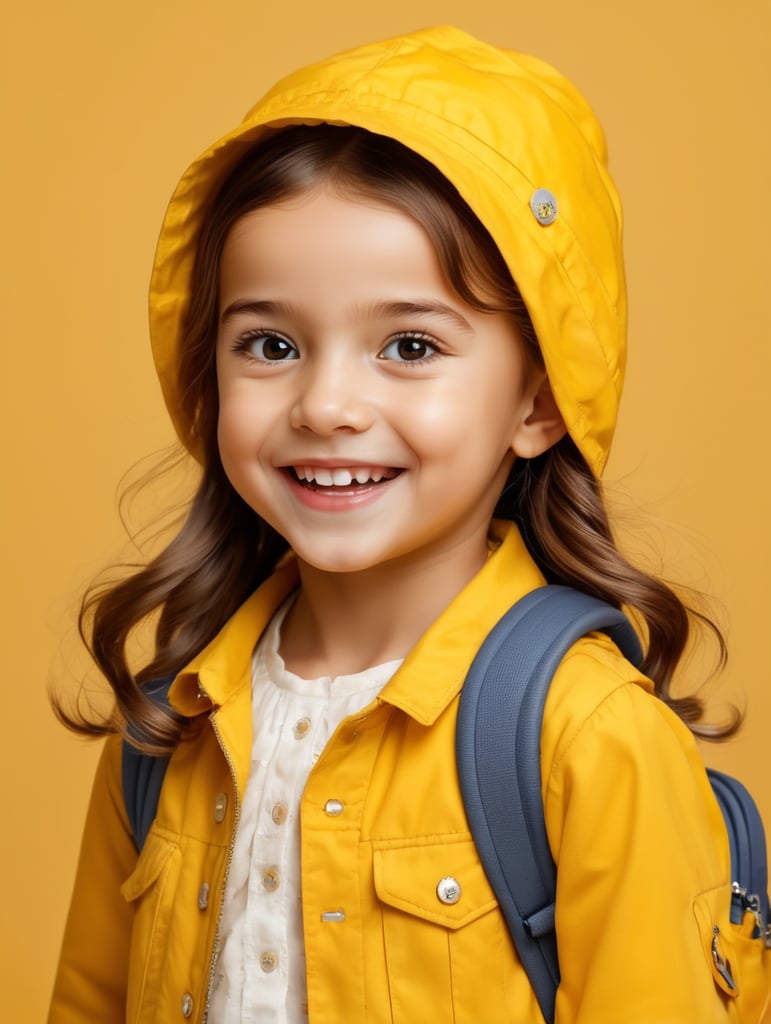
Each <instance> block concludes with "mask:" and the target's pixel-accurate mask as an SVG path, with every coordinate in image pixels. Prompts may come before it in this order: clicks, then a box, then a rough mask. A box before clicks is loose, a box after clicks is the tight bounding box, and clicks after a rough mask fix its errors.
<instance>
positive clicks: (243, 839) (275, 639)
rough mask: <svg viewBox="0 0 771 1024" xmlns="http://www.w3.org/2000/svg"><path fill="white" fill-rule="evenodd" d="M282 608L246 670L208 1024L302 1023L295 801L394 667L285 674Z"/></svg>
mask: <svg viewBox="0 0 771 1024" xmlns="http://www.w3.org/2000/svg"><path fill="white" fill-rule="evenodd" d="M292 600H294V599H292ZM291 603H292V601H289V602H287V603H286V604H285V605H284V606H283V607H282V608H281V609H279V611H278V612H277V613H276V615H275V616H274V617H273V620H272V621H271V623H270V625H269V627H268V629H267V630H266V631H265V633H264V634H263V636H262V639H261V641H260V643H259V644H258V645H257V648H256V650H255V653H254V658H253V661H252V716H253V719H254V741H253V743H252V763H251V768H250V771H249V779H248V781H247V784H246V792H245V794H244V800H243V805H242V807H241V817H240V821H239V825H238V832H237V834H236V840H235V846H234V848H233V859H232V861H231V864H230V871H229V874H228V879H227V885H226V888H225V896H224V904H223V912H222V918H221V921H220V930H219V940H220V953H219V958H218V961H217V967H216V971H215V977H214V983H213V986H212V993H211V1002H210V1006H209V1016H208V1019H209V1020H210V1021H211V1022H212V1024H242V1022H245V1021H260V1022H261V1024H302V1022H303V1021H306V1020H307V1013H308V1008H307V1002H306V984H305V953H304V949H303V930H302V903H301V883H300V798H301V796H302V792H303V789H304V788H305V783H306V781H307V779H308V775H309V774H310V770H311V768H312V767H313V765H314V763H315V762H316V760H317V759H318V757H319V755H320V754H321V752H322V750H323V749H324V747H325V746H326V744H327V742H328V740H329V739H330V737H331V736H332V733H333V732H334V731H335V729H336V728H337V726H338V725H339V724H340V722H341V721H342V720H343V719H344V718H346V717H347V716H348V715H352V714H355V713H356V712H357V711H360V710H361V709H362V708H364V707H366V706H367V704H369V703H370V701H372V700H373V699H374V698H375V697H376V696H377V694H378V693H379V692H380V691H381V690H382V688H383V687H384V686H385V684H386V683H387V682H388V680H389V679H390V678H391V676H392V675H393V674H394V672H395V671H396V670H397V668H398V667H399V665H400V664H401V661H400V660H398V661H389V662H386V663H385V664H383V665H377V666H375V667H374V668H370V669H367V670H366V671H364V672H359V673H356V674H355V675H350V676H337V677H336V678H334V679H332V678H330V677H329V676H323V677H322V678H320V679H301V678H300V677H299V676H296V675H294V674H293V673H292V672H288V671H287V670H286V667H285V665H284V662H283V660H282V658H281V656H280V655H279V653H278V647H279V641H280V634H281V623H282V622H283V620H284V616H285V615H286V613H287V611H288V610H289V608H290V607H291Z"/></svg>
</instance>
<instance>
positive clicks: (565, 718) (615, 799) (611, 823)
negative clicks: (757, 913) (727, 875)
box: [541, 636, 727, 885]
mask: <svg viewBox="0 0 771 1024" xmlns="http://www.w3.org/2000/svg"><path fill="white" fill-rule="evenodd" d="M541 743H542V745H541V772H542V788H543V796H544V806H545V809H546V817H547V829H548V831H549V838H550V841H551V842H552V849H553V851H554V852H555V859H557V858H558V856H559V851H560V849H561V847H562V844H563V841H564V840H565V837H566V835H567V834H568V832H569V831H570V830H571V829H573V828H576V827H577V828H586V829H588V830H590V831H592V830H593V831H594V834H595V835H598V836H601V837H602V841H603V842H606V841H607V842H610V839H611V833H612V834H613V835H615V836H616V837H617V840H618V842H619V843H621V844H622V845H623V843H624V842H625V841H626V837H628V835H629V834H630V833H632V832H637V831H639V830H640V828H641V827H642V828H643V829H644V830H645V832H646V833H648V835H649V836H650V841H651V842H652V843H653V844H654V845H655V837H656V836H658V837H659V838H661V837H662V836H664V835H672V834H674V833H683V834H686V835H687V834H689V833H690V834H691V835H692V836H693V838H694V847H695V848H698V846H699V837H701V840H702V841H703V843H704V844H705V846H709V845H713V846H714V839H715V836H716V835H718V834H720V829H721V822H720V817H719V815H720V811H719V810H718V808H717V805H716V804H715V801H714V798H713V796H712V792H711V789H710V785H709V780H708V778H707V775H706V773H705V771H704V765H703V762H702V759H701V756H700V754H699V751H698V749H697V747H696V742H695V740H694V737H693V735H692V734H691V732H690V730H689V729H688V728H687V727H686V726H685V725H684V724H683V722H681V720H680V719H679V718H678V717H677V715H675V714H674V712H672V711H671V710H670V709H669V708H668V707H667V706H666V704H664V702H663V701H661V700H660V699H659V698H658V697H656V696H655V695H654V693H653V687H652V684H651V682H650V680H648V679H646V678H645V677H644V676H642V675H641V674H640V673H639V672H638V671H637V669H635V668H634V666H633V665H631V664H629V662H627V661H626V660H625V659H624V658H623V657H622V656H621V655H620V654H619V652H618V651H617V650H616V648H615V647H614V645H613V644H612V643H611V642H610V641H609V640H607V639H606V638H605V637H594V636H592V637H589V638H587V639H585V640H582V641H581V642H579V643H578V644H576V645H575V647H573V648H572V649H571V651H570V652H568V655H567V656H566V658H565V659H564V660H563V662H562V664H561V666H560V668H559V669H558V671H557V673H556V674H555V676H554V680H553V682H552V686H551V689H550V691H549V696H548V698H547V702H546V708H545V711H544V724H543V731H542V737H541ZM710 837H711V840H712V842H710ZM650 852H651V854H653V849H651V851H650ZM717 869H718V865H717V863H716V862H715V863H713V865H712V869H711V873H712V877H713V878H714V871H715V870H717ZM726 869H727V868H726ZM707 881H708V880H706V879H705V885H706V883H707ZM718 881H720V879H719V878H718ZM712 884H716V883H715V882H713V883H712Z"/></svg>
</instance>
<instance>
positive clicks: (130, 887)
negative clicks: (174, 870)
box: [120, 831, 177, 902]
mask: <svg viewBox="0 0 771 1024" xmlns="http://www.w3.org/2000/svg"><path fill="white" fill-rule="evenodd" d="M176 849H177V844H176V843H174V842H171V840H169V839H165V838H164V837H163V836H160V835H158V834H157V833H156V832H152V831H151V832H150V833H149V834H148V836H147V840H146V841H145V845H144V846H143V847H142V852H141V853H140V855H139V860H138V861H137V865H136V867H135V868H134V870H133V871H132V872H131V874H130V875H129V877H128V878H127V879H126V881H125V882H124V883H123V885H122V886H121V887H120V891H121V895H122V896H123V898H124V899H125V900H126V901H127V902H131V901H132V900H135V899H138V898H139V897H140V896H141V895H142V894H143V893H144V892H146V891H147V890H148V889H149V888H150V886H151V885H153V883H154V882H156V881H157V880H158V879H159V878H160V876H161V872H162V871H163V869H164V868H165V867H166V865H167V864H168V862H169V858H170V857H171V855H172V854H173V853H174V851H175V850H176Z"/></svg>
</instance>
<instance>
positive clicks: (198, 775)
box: [49, 527, 760, 1024]
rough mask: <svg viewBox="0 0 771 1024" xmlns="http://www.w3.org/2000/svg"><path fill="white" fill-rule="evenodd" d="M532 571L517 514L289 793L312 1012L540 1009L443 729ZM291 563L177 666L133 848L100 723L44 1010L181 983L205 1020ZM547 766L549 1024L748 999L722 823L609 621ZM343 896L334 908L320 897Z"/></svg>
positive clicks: (100, 1014)
mask: <svg viewBox="0 0 771 1024" xmlns="http://www.w3.org/2000/svg"><path fill="white" fill-rule="evenodd" d="M542 583H543V579H542V577H541V575H540V573H539V572H538V570H537V569H536V567H535V566H534V564H533V563H532V561H531V560H530V558H529V556H528V554H527V552H526V550H525V548H524V545H523V543H522V541H521V539H520V537H519V534H518V532H517V531H516V529H515V528H513V527H510V528H509V529H508V531H507V532H506V535H505V540H504V542H503V543H502V544H501V546H500V547H499V548H498V550H497V551H496V552H495V553H494V554H493V555H492V556H491V558H490V559H489V561H488V562H487V563H486V565H485V566H484V567H483V569H482V570H481V571H480V572H479V574H478V575H477V576H476V577H475V578H474V579H473V580H472V581H471V582H470V583H469V584H468V586H467V587H466V588H465V589H464V590H463V591H462V592H461V593H460V594H459V595H458V597H457V598H456V599H455V600H454V601H453V602H452V604H451V605H450V606H449V608H448V609H447V610H446V611H445V612H444V613H443V615H441V616H440V618H439V619H438V620H437V621H436V622H435V623H434V625H433V626H432V627H431V628H430V629H429V630H428V631H427V633H426V634H425V635H424V637H423V638H422V640H421V641H420V642H419V643H418V645H417V646H416V648H415V649H414V650H413V651H412V652H411V653H410V655H409V656H408V657H407V659H406V660H405V661H404V663H403V664H402V666H401V668H400V669H399V670H398V671H397V672H396V673H395V674H394V676H393V677H392V678H391V680H390V681H389V682H388V683H387V684H386V686H385V687H384V689H383V691H382V693H381V694H380V696H379V697H378V698H377V699H376V700H375V701H373V702H371V703H370V704H369V705H368V706H367V707H366V708H365V709H363V710H362V711H361V712H360V713H359V714H356V715H354V716H351V717H349V718H347V719H345V720H344V721H343V722H342V723H341V725H340V727H339V728H338V730H337V731H336V732H335V734H334V736H333V738H332V739H331V741H330V742H329V744H328V745H327V747H326V749H325V751H324V754H323V756H322V757H321V758H319V760H318V761H317V762H316V764H315V765H314V767H313V769H312V771H311V773H310V776H309V778H308V782H307V785H306V787H305V790H304V793H303V798H302V803H301V820H302V852H301V859H302V895H303V927H304V938H305V947H306V958H307V984H308V1012H309V1020H310V1022H311V1024H339V1022H340V1021H343V1020H345V1021H356V1022H357V1024H359V1022H361V1024H364V1022H367V1024H373V1022H375V1024H386V1022H388V1024H391V1022H394V1021H397V1022H404V1024H406V1022H414V1021H416V1020H454V1021H456V1022H458V1024H471V1022H473V1024H478V1022H479V1021H480V1020H482V1021H485V1022H486V1024H514V1022H517V1024H521V1022H522V1021H532V1022H534V1024H535V1022H537V1021H538V1020H539V1010H538V1007H537V1004H536V1002H535V998H534V996H533V993H532V990H531V988H530V985H529V983H528V980H527V977H526V976H525V973H524V971H523V970H522V969H521V967H520V965H519V964H518V963H517V960H516V956H515V953H514V951H513V948H512V945H511V942H510V940H509V937H508V933H507V930H506V924H505V922H504V920H503V918H502V915H501V914H500V912H499V910H498V907H497V903H496V900H495V898H494V896H493V893H492V890H491V888H490V886H489V883H488V882H487V879H486V878H485V876H484V872H483V870H482V866H481V864H480V862H479V859H478V857H477V854H476V850H475V847H474V843H473V840H472V837H471V834H470V832H469V829H468V824H467V821H466V817H465V813H464V810H463V804H462V800H461V797H460V792H459V788H458V782H457V777H456V773H455V765H454V757H453V748H454V742H455V723H456V715H457V701H458V696H459V691H460V688H461V686H462V683H463V679H464V678H465V675H466V672H467V670H468V667H469V665H470V663H471V660H472V658H473V655H474V653H475V652H476V650H477V649H478V648H479V646H480V644H481V642H482V640H483V638H484V637H485V635H486V634H487V633H488V632H489V630H490V629H491V628H492V626H493V625H494V623H495V622H496V621H497V619H498V618H499V617H500V616H501V615H502V613H503V612H504V610H505V609H506V608H507V607H508V606H509V605H510V604H511V603H512V602H513V601H514V600H516V599H517V598H518V597H521V596H522V595H523V594H524V593H526V592H529V591H530V590H532V589H533V588H535V587H536V586H539V585H541V584H542ZM295 584H296V572H295V569H294V566H293V565H292V564H291V563H288V564H287V565H286V566H284V567H283V568H282V569H281V570H280V571H279V572H278V573H277V574H276V575H275V576H274V577H272V578H271V579H270V580H269V581H268V582H267V583H266V584H264V585H263V586H262V587H261V588H260V589H259V590H258V591H257V592H256V593H255V594H254V595H253V597H252V598H250V599H249V601H247V602H246V604H245V605H244V606H243V607H242V608H241V609H240V610H239V612H237V613H236V615H235V616H234V617H233V619H231V620H230V622H229V623H228V624H227V625H226V626H225V627H224V629H223V630H222V632H221V633H220V635H219V636H218V637H217V638H216V639H215V640H214V641H213V642H212V643H211V644H210V645H209V646H208V647H207V648H206V650H204V651H203V652H202V653H201V654H200V655H199V656H198V657H197V658H195V659H194V660H193V661H192V662H191V664H190V665H189V666H188V668H187V669H186V670H185V671H184V672H183V673H181V674H180V676H179V677H178V678H177V681H176V682H175V684H174V686H173V688H172V691H171V700H172V702H173V703H174V705H175V706H176V707H177V708H178V709H179V710H180V711H182V712H183V713H184V714H186V715H190V716H191V718H192V721H191V725H190V730H189V735H188V736H187V737H186V739H185V740H184V741H183V742H182V743H181V744H180V746H179V747H178V749H177V750H176V752H175V753H174V755H173V757H172V758H171V762H170V765H169V770H168V774H167V777H166V783H165V785H164V789H163V792H162V795H161V802H160V806H159V811H158V818H157V820H156V822H155V824H154V825H153V827H152V829H151V831H150V834H149V836H148V840H147V843H146V845H145V847H144V849H143V851H142V854H141V856H139V858H137V854H136V849H135V848H134V847H133V841H132V838H131V834H130V829H129V826H128V822H127V820H126V814H125V809H124V807H123V803H122V798H121V786H120V742H119V741H118V740H112V739H111V740H108V741H107V744H106V746H105V752H104V755H103V758H102V761H101V764H100V768H99V771H98V774H97V778H96V782H95V786H94V794H93V797H92V803H91V808H90V811H89V816H88V822H87V826H86V831H85V836H84V840H83V850H82V855H81V865H80V868H79V872H78V876H77V881H76V887H75V894H74V899H73V907H72V911H71V914H70V918H69V922H68V926H67V932H66V937H65V942H64V949H63V954H62V960H61V964H60V968H59V974H58V979H57V983H56V990H55V994H54V1000H53V1004H52V1009H51V1015H50V1018H49V1021H50V1024H73V1022H85V1021H93V1020H122V1019H124V1018H125V1019H126V1020H127V1021H131V1022H135V1021H157V1020H176V1019H178V1015H179V1014H180V1007H181V1006H182V1004H183V1000H185V999H187V998H189V1000H190V1004H187V1003H186V1004H185V1005H190V1006H191V1007H192V1009H191V1016H190V1018H189V1019H192V1020H196V1021H200V1020H202V1019H204V1012H205V1006H206V1002H207V993H208V989H209V984H210V978H211V976H212V974H213V971H214V965H215V963H216V948H215V937H216V933H217V922H218V918H219V914H220V907H221V899H222V893H223V888H224V885H225V877H226V872H227V865H228V861H229V857H230V850H231V847H232V843H233V838H234V835H235V830H236V827H237V824H238V820H239V817H240V807H241V802H242V800H243V795H244V790H245V786H246V783H247V778H248V775H249V769H250V763H251V750H252V739H253V737H252V726H251V713H250V712H251V657H252V652H253V650H254V646H255V643H256V641H257V640H258V638H259V636H260V634H261V633H262V631H263V629H264V628H265V626H266V625H267V623H268V622H269V621H270V619H271V617H272V615H273V613H274V612H275V610H276V608H277V607H279V606H280V604H281V603H282V602H283V601H284V600H285V599H286V597H287V596H288V594H289V593H290V592H291V590H292V589H293V587H294V586H295ZM201 694H204V696H201ZM429 726H430V728H429ZM541 768H542V778H543V797H544V809H545V818H546V825H547V832H548V835H549V841H550V844H551V846H552V850H553V852H554V856H555V860H556V862H557V866H558V875H559V890H558V894H557V910H556V922H557V937H558V942H559V948H560V957H561V963H562V971H563V977H562V984H561V986H560V989H559V993H558V996H557V1011H556V1019H557V1021H558V1022H559V1024H584V1022H589V1021H590V1022H591V1024H617V1021H618V1019H619V1017H618V1014H619V1007H623V1017H624V1021H625V1022H627V1024H635V1022H639V1024H642V1022H650V1021H657V1022H658V1021H667V1022H672V1024H674V1022H682V1024H685V1022H688V1024H696V1022H699V1024H717V1022H726V1021H731V1022H738V1021H742V1022H744V1021H757V1020H759V1019H760V1008H759V1007H757V1006H754V1007H753V1006H751V1005H747V1004H745V1003H744V997H743V995H742V994H741V992H742V978H741V976H739V977H738V978H737V981H738V984H739V993H740V994H739V995H738V996H735V995H734V996H732V995H730V994H728V993H727V992H724V991H723V990H722V989H721V988H720V986H719V979H718V978H717V977H716V976H715V972H713V966H712V956H711V943H712V939H713V930H714V927H715V926H717V927H718V928H719V929H720V936H721V941H722V943H723V945H722V950H723V955H724V956H726V957H727V958H728V959H733V961H735V962H736V963H741V961H742V957H741V956H740V955H737V954H738V948H737V947H736V944H738V943H741V942H743V941H747V940H744V939H743V938H742V936H741V935H740V934H738V933H736V932H732V931H731V926H730V924H729V921H728V907H729V903H730V881H729V877H728V876H729V866H728V861H729V854H728V848H727V840H726V835H725V830H724V828H723V825H722V820H721V816H720V811H719V809H718V807H717V805H716V803H715V801H714V798H713V796H712V794H711V792H710V790H709V785H708V782H707V780H706V776H705V773H704V770H703V766H702V763H701V759H700V757H699V754H698V751H697V749H696V746H695V743H694V741H693V738H692V736H691V735H690V733H689V732H688V730H687V729H686V728H685V726H683V725H682V723H681V722H680V721H679V719H677V718H676V717H675V716H674V715H673V714H672V713H671V712H670V711H669V710H668V709H667V708H666V706H665V705H664V704H663V703H662V702H661V701H659V700H658V699H657V698H655V697H654V696H652V693H651V684H650V683H649V682H648V681H647V680H646V679H645V678H643V677H641V676H640V675H639V674H638V673H637V672H636V671H635V670H634V669H633V668H632V667H631V666H630V665H629V664H628V663H627V662H626V661H624V660H623V659H622V658H621V657H620V655H619V654H618V652H617V651H616V649H615V648H614V647H613V646H612V644H610V642H609V641H607V640H606V639H603V638H601V637H597V638H589V639H587V640H583V641H581V642H579V643H578V644H577V645H576V646H575V647H574V648H573V649H572V651H571V652H570V653H569V654H568V656H567V657H566V659H565V660H564V662H563V663H562V665H561V667H560V669H559V670H558V672H557V674H556V676H555V679H554V682H553V684H552V687H551V690H550V693H549V698H548V701H547V705H546V711H545V720H544V730H543V742H542V752H541ZM330 800H333V801H337V804H335V805H333V807H334V809H335V810H336V809H337V806H338V804H340V805H342V809H341V810H340V812H339V813H335V814H331V815H330V814H329V813H328V807H329V801H330ZM662 851H666V853H665V854H663V853H662ZM448 877H451V878H455V879H456V880H457V881H458V883H459V884H460V888H461V897H460V899H459V900H458V901H457V903H455V904H452V905H447V904H444V903H442V902H441V901H440V899H439V898H438V895H437V886H438V883H439V882H440V881H441V880H442V879H443V878H448ZM204 884H206V885H207V886H208V900H207V901H206V905H205V907H204V908H203V909H201V905H200V902H199V899H200V893H201V888H202V886H203V885H204ZM339 910H342V911H344V914H345V919H344V920H342V921H340V920H334V919H333V920H329V919H325V918H324V917H323V915H327V914H329V913H330V912H336V911H339Z"/></svg>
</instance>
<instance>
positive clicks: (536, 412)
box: [511, 372, 567, 459]
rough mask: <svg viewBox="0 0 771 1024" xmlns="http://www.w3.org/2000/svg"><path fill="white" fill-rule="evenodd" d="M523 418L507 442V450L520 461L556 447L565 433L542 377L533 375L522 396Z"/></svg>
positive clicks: (544, 375) (546, 378)
mask: <svg viewBox="0 0 771 1024" xmlns="http://www.w3.org/2000/svg"><path fill="white" fill-rule="evenodd" d="M522 404H523V410H524V414H523V416H522V418H521V419H520V421H519V424H518V426H517V428H516V431H515V433H514V437H513V438H512V441H511V450H512V451H513V452H514V454H515V455H516V456H517V458H521V459H532V458H535V456H536V455H541V454H543V452H545V451H547V449H549V448H551V446H552V445H554V444H556V443H557V441H559V440H560V439H561V438H563V437H564V436H565V434H566V433H567V427H566V426H565V421H564V420H563V419H562V414H561V413H560V411H559V409H558V408H557V403H556V402H555V401H554V395H553V394H552V393H551V386H550V384H549V378H548V377H547V376H546V374H545V373H543V372H539V373H538V374H534V379H533V381H532V383H531V385H530V386H529V387H528V388H527V390H526V393H525V394H524V395H523V396H522Z"/></svg>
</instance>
